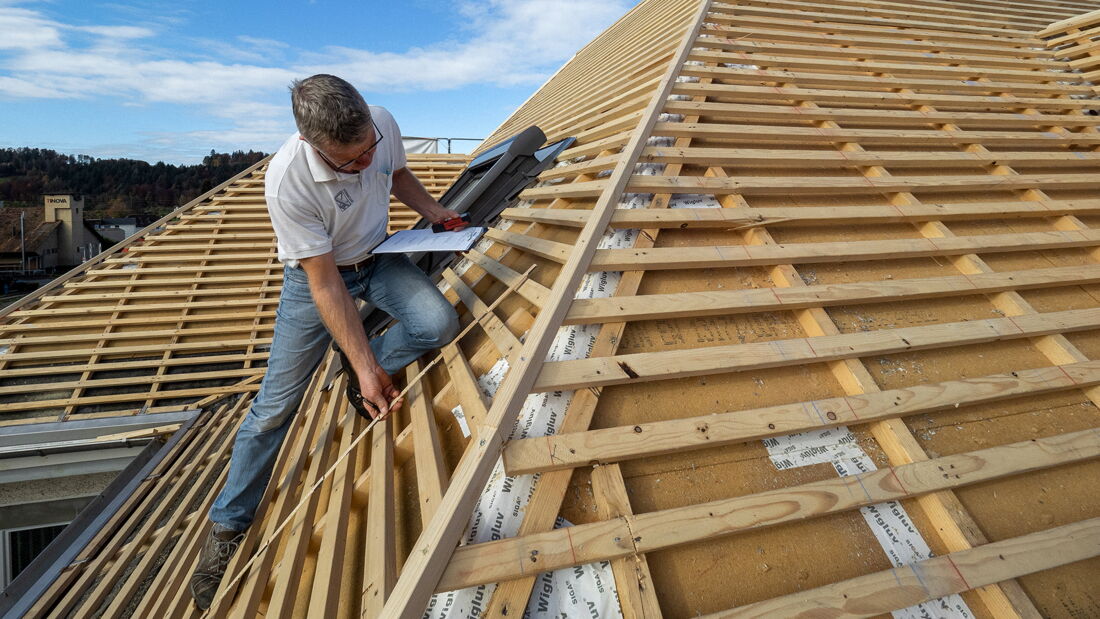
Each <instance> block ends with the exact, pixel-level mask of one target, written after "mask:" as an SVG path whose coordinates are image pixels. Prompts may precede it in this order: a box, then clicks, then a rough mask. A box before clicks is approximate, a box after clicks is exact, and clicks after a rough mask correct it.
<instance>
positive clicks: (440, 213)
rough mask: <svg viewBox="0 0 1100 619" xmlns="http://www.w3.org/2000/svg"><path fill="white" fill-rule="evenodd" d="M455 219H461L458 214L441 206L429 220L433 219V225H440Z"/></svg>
mask: <svg viewBox="0 0 1100 619" xmlns="http://www.w3.org/2000/svg"><path fill="white" fill-rule="evenodd" d="M455 217H459V214H458V213H457V212H455V211H452V210H451V209H449V208H443V207H442V206H440V207H439V208H438V209H436V210H435V211H434V212H433V213H432V216H431V217H430V218H429V219H431V222H432V223H433V224H438V223H443V222H444V221H446V220H448V219H453V218H455Z"/></svg>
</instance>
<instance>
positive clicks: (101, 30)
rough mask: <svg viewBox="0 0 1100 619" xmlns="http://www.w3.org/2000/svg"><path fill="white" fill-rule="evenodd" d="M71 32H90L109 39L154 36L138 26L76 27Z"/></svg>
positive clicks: (151, 32) (148, 30) (150, 31)
mask: <svg viewBox="0 0 1100 619" xmlns="http://www.w3.org/2000/svg"><path fill="white" fill-rule="evenodd" d="M73 30H79V31H81V32H90V33H92V34H98V35H99V36H102V37H107V38H110V39H144V38H146V37H151V36H153V35H154V34H156V33H155V32H153V31H152V30H150V29H149V28H140V27H138V26H76V27H74V28H73Z"/></svg>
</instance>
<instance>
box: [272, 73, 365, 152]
mask: <svg viewBox="0 0 1100 619" xmlns="http://www.w3.org/2000/svg"><path fill="white" fill-rule="evenodd" d="M290 102H291V106H292V107H293V109H294V122H295V123H297V125H298V133H300V134H301V135H302V137H303V138H305V139H306V141H307V142H309V143H310V144H313V145H314V146H320V147H322V148H326V147H330V146H343V145H347V144H355V143H356V142H359V141H361V140H363V139H364V138H365V137H366V135H367V132H368V130H369V129H370V126H371V116H370V108H369V107H367V102H366V101H365V100H364V99H363V95H361V94H359V91H358V90H356V89H355V87H354V86H352V85H351V84H349V83H347V82H346V81H344V80H342V79H340V78H338V77H336V76H335V75H326V74H324V73H321V74H318V75H314V76H312V77H307V78H305V79H304V80H294V81H293V82H292V83H291V84H290Z"/></svg>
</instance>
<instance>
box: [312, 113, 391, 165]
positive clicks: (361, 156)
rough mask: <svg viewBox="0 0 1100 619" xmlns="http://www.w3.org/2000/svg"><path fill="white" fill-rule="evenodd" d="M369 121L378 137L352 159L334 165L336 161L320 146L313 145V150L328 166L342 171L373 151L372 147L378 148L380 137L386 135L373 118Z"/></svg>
mask: <svg viewBox="0 0 1100 619" xmlns="http://www.w3.org/2000/svg"><path fill="white" fill-rule="evenodd" d="M370 123H371V124H372V125H374V134H375V135H376V136H378V139H376V140H375V141H374V143H373V144H371V145H370V146H368V147H367V148H366V149H365V150H363V152H361V153H359V154H358V155H356V156H355V157H354V158H353V159H349V160H348V161H345V162H344V163H342V164H340V165H336V163H335V162H333V161H332V159H329V158H328V156H327V155H325V153H324V152H322V151H321V149H320V148H317V147H316V146H314V147H313V150H315V151H317V154H318V155H320V156H321V159H324V160H325V163H327V164H329V166H331V167H332V169H334V170H336V171H337V172H343V171H344V168H346V167H348V166H349V165H351V164H353V163H355V162H356V161H359V160H360V159H362V158H363V155H366V154H367V153H369V152H371V151H373V150H374V149H376V148H378V145H379V144H380V143H381V142H382V138H384V137H386V136H384V135H382V132H381V131H379V129H378V123H376V122H374V119H373V118H372V119H371V120H370ZM311 146H312V145H311Z"/></svg>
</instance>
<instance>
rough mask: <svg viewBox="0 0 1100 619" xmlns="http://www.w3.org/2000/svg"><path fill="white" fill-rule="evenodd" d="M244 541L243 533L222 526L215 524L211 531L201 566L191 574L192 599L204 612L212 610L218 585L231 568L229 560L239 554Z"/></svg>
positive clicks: (200, 557) (201, 556)
mask: <svg viewBox="0 0 1100 619" xmlns="http://www.w3.org/2000/svg"><path fill="white" fill-rule="evenodd" d="M242 540H244V532H243V531H234V530H233V529H228V528H226V527H223V526H222V525H220V524H215V525H214V526H213V528H211V529H210V534H209V535H207V536H206V542H205V543H203V545H202V552H201V553H200V554H199V564H198V565H196V566H195V572H194V573H193V574H191V597H193V598H195V606H198V607H199V608H200V609H202V610H206V609H208V608H210V603H211V602H213V601H214V594H215V593H217V592H218V585H219V584H221V581H222V577H223V576H225V569H226V567H228V566H229V560H230V559H232V558H233V553H235V552H237V548H238V547H239V546H240V545H241V541H242Z"/></svg>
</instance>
